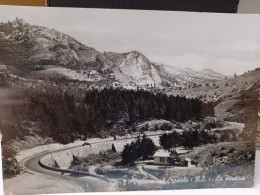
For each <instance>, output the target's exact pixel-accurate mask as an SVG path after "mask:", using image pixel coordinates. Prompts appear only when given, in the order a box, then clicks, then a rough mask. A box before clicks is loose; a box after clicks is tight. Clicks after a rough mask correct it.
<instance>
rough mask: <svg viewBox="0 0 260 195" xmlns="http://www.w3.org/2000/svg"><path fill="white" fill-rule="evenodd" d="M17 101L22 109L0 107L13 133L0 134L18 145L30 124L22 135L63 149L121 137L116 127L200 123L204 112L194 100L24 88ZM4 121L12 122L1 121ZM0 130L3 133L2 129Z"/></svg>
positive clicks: (147, 94)
mask: <svg viewBox="0 0 260 195" xmlns="http://www.w3.org/2000/svg"><path fill="white" fill-rule="evenodd" d="M21 101H22V102H24V103H21V104H16V105H6V106H5V108H4V110H5V116H3V119H4V120H3V121H7V122H8V121H10V122H13V121H14V120H15V124H16V126H17V127H16V128H14V129H15V132H12V131H9V130H8V132H4V133H6V134H8V135H10V136H9V137H10V138H12V139H13V138H15V136H17V133H16V132H17V131H19V139H20V138H21V137H22V135H21V134H23V132H24V134H26V135H28V133H29V132H28V131H27V130H26V128H24V127H25V125H24V121H31V123H30V125H31V126H28V128H27V129H38V131H37V132H38V133H39V134H40V135H41V136H48V137H52V138H53V139H54V140H55V141H57V142H60V143H63V144H66V143H69V142H72V141H74V140H75V139H85V138H87V137H92V136H100V135H101V133H103V134H106V135H112V134H111V132H114V133H113V134H118V133H119V132H122V127H129V126H134V125H135V124H136V123H137V122H142V121H146V120H150V119H165V120H174V121H180V122H183V121H187V120H190V119H194V120H195V119H200V118H201V117H203V116H202V112H203V111H202V110H204V109H205V107H207V106H209V105H205V104H203V103H202V102H201V101H199V100H196V99H186V98H185V97H178V96H177V97H175V96H167V95H165V94H163V93H157V94H153V93H151V92H148V91H142V90H140V91H133V90H120V89H104V90H100V91H99V90H91V91H85V90H83V89H82V90H81V89H71V88H67V89H64V88H61V87H59V86H58V87H45V88H44V89H35V88H28V90H24V91H23V93H22V95H21ZM210 107H211V106H210ZM212 110H213V109H212ZM208 114H210V113H208ZM7 117H9V119H12V120H9V119H8V120H6V119H7ZM5 124H7V123H6V122H5ZM1 126H2V131H5V128H4V126H3V123H2V125H1V124H0V128H1ZM22 129H25V130H24V131H21V130H22ZM5 141H6V140H5Z"/></svg>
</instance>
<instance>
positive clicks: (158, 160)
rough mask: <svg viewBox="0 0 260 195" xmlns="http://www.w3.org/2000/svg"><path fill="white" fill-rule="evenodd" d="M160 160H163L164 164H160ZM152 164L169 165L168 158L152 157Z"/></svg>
mask: <svg viewBox="0 0 260 195" xmlns="http://www.w3.org/2000/svg"><path fill="white" fill-rule="evenodd" d="M160 158H164V162H161V161H160ZM154 164H159V165H168V164H169V162H168V157H158V156H155V157H154Z"/></svg>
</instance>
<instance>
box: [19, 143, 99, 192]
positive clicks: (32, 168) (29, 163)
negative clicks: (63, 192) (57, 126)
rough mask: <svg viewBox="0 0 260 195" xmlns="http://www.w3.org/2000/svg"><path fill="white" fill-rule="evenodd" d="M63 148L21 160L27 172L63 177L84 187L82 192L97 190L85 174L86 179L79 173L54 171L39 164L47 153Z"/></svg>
mask: <svg viewBox="0 0 260 195" xmlns="http://www.w3.org/2000/svg"><path fill="white" fill-rule="evenodd" d="M73 148H75V147H72V148H66V149H63V150H68V149H73ZM63 150H57V151H52V152H44V153H41V154H37V155H35V156H32V157H29V158H27V159H25V160H23V161H22V162H21V164H22V166H23V167H24V168H25V169H26V171H27V172H29V173H31V174H41V175H47V176H51V177H54V178H57V179H63V180H66V181H68V182H69V183H72V184H74V185H76V186H78V187H79V188H81V189H82V192H95V191H96V190H97V189H96V188H95V184H93V182H88V181H87V178H86V176H84V179H82V178H81V177H79V176H78V175H75V176H74V175H68V174H61V173H57V172H54V171H49V170H47V169H44V168H42V167H41V166H40V165H39V160H40V159H41V158H42V157H44V156H45V155H48V154H50V153H53V152H59V151H63Z"/></svg>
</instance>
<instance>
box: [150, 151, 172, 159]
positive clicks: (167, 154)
mask: <svg viewBox="0 0 260 195" xmlns="http://www.w3.org/2000/svg"><path fill="white" fill-rule="evenodd" d="M153 156H154V157H155V156H156V157H170V154H169V152H165V151H163V150H161V151H157V152H156V153H155V154H154V155H153Z"/></svg>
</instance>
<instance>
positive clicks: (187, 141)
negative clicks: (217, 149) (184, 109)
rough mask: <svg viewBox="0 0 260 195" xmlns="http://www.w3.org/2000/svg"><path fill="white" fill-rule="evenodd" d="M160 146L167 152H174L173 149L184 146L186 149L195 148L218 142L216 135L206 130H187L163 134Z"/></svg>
mask: <svg viewBox="0 0 260 195" xmlns="http://www.w3.org/2000/svg"><path fill="white" fill-rule="evenodd" d="M159 141H160V145H161V146H162V147H163V149H165V150H169V151H172V149H174V148H176V147H179V146H183V147H185V148H190V149H191V148H193V147H196V146H200V145H206V144H209V143H216V142H217V141H218V139H217V137H216V135H215V134H211V132H210V131H206V130H201V131H200V130H197V129H195V130H185V131H183V132H182V133H178V132H176V131H174V132H172V133H169V134H166V133H165V134H163V135H161V136H160V138H159Z"/></svg>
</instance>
